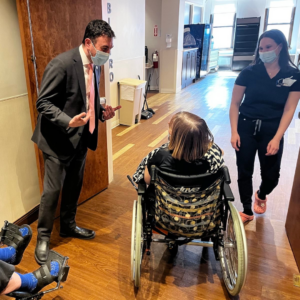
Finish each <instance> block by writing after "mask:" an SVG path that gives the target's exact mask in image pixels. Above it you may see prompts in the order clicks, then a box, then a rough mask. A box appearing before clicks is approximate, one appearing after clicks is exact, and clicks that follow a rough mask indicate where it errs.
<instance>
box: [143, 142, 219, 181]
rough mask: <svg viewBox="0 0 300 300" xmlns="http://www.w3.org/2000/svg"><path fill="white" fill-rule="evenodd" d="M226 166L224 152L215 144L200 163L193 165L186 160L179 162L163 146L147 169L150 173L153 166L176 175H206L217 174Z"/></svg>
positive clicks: (149, 162) (152, 158) (150, 160)
mask: <svg viewBox="0 0 300 300" xmlns="http://www.w3.org/2000/svg"><path fill="white" fill-rule="evenodd" d="M223 164H224V160H223V157H222V150H221V149H220V148H219V146H218V145H217V144H213V145H212V146H211V148H210V149H209V150H208V151H207V153H206V154H205V155H204V156H203V157H202V158H201V159H199V160H198V161H194V162H191V163H188V162H186V161H185V160H178V159H175V158H173V157H172V151H170V150H169V149H168V147H167V145H166V146H162V147H160V148H159V149H158V151H157V152H156V153H155V154H153V156H152V157H151V158H149V159H148V161H147V168H148V171H149V172H150V170H151V166H152V165H155V166H156V167H158V168H160V169H161V170H162V171H165V172H169V173H172V174H175V175H197V174H204V173H216V172H217V171H218V170H219V169H220V168H221V167H222V166H223Z"/></svg>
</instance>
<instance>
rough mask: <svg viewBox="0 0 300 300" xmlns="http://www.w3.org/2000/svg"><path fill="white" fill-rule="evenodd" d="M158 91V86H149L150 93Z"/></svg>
mask: <svg viewBox="0 0 300 300" xmlns="http://www.w3.org/2000/svg"><path fill="white" fill-rule="evenodd" d="M158 90H159V87H158V86H154V85H150V91H158Z"/></svg>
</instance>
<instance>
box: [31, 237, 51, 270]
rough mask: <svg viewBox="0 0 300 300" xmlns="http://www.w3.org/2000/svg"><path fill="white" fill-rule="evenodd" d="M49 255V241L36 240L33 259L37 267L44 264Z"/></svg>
mask: <svg viewBox="0 0 300 300" xmlns="http://www.w3.org/2000/svg"><path fill="white" fill-rule="evenodd" d="M48 255H49V241H44V240H41V239H38V240H37V244H36V248H35V252H34V257H35V260H36V262H37V263H38V264H39V265H43V264H45V263H46V261H47V259H48Z"/></svg>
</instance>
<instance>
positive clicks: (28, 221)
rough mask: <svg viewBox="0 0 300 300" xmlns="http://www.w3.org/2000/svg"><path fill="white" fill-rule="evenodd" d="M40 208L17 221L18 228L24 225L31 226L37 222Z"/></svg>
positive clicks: (38, 206)
mask: <svg viewBox="0 0 300 300" xmlns="http://www.w3.org/2000/svg"><path fill="white" fill-rule="evenodd" d="M39 208H40V205H37V206H36V207H34V208H33V209H32V210H30V211H29V212H28V213H26V214H25V215H24V216H22V217H21V218H20V219H18V220H17V221H15V222H14V223H15V224H17V225H18V226H21V225H23V224H28V225H30V224H31V223H33V222H35V221H36V220H37V219H38V218H39Z"/></svg>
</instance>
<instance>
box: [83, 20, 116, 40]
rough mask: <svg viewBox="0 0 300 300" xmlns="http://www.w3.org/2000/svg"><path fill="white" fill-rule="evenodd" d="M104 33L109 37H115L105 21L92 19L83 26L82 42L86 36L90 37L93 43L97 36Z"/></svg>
mask: <svg viewBox="0 0 300 300" xmlns="http://www.w3.org/2000/svg"><path fill="white" fill-rule="evenodd" d="M104 35H106V36H108V37H110V38H114V37H116V36H115V33H114V32H113V30H112V29H111V27H110V25H109V24H108V23H107V22H105V21H103V20H93V21H91V22H90V23H89V24H88V25H87V26H86V28H85V33H84V37H83V40H82V44H84V43H85V39H87V38H88V39H91V40H92V42H93V43H95V40H96V38H97V37H99V36H104Z"/></svg>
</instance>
